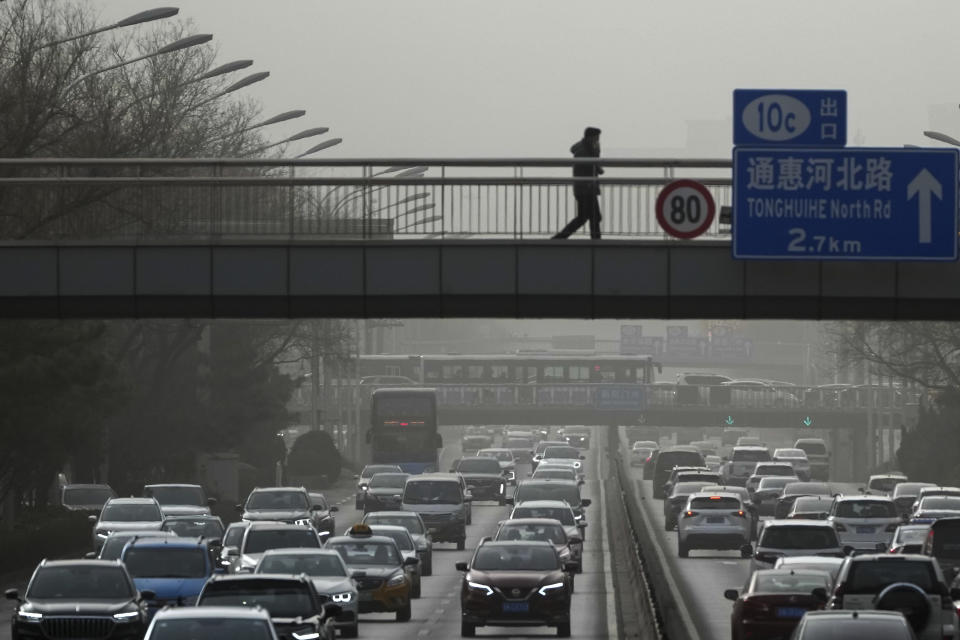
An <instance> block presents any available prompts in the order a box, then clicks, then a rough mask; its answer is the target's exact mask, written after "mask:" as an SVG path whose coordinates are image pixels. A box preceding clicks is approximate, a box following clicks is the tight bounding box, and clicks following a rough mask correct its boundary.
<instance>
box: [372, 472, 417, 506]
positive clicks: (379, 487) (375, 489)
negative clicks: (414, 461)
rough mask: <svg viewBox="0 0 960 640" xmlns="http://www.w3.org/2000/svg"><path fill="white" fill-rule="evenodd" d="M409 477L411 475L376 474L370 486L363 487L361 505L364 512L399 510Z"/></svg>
mask: <svg viewBox="0 0 960 640" xmlns="http://www.w3.org/2000/svg"><path fill="white" fill-rule="evenodd" d="M409 477H410V474H409V473H376V474H374V475H373V477H372V478H370V483H369V484H366V485H362V489H363V497H362V498H361V501H360V504H362V505H363V512H364V513H370V512H371V511H395V510H399V509H400V497H401V496H402V495H403V487H404V485H406V484H407V478H409Z"/></svg>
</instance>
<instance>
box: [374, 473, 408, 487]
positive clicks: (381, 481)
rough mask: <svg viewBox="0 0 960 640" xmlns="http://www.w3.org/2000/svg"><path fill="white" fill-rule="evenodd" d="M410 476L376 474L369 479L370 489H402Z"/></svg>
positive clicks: (403, 474)
mask: <svg viewBox="0 0 960 640" xmlns="http://www.w3.org/2000/svg"><path fill="white" fill-rule="evenodd" d="M409 477H410V475H409V474H406V473H378V474H375V475H374V476H373V477H372V478H370V488H371V489H402V488H403V485H405V484H406V483H407V478H409Z"/></svg>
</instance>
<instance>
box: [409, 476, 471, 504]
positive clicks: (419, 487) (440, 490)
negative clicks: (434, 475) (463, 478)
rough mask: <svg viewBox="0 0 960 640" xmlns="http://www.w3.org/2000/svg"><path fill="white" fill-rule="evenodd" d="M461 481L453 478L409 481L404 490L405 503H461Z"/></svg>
mask: <svg viewBox="0 0 960 640" xmlns="http://www.w3.org/2000/svg"><path fill="white" fill-rule="evenodd" d="M461 501H462V500H461V495H460V483H458V482H456V481H453V480H418V481H417V482H408V483H407V487H406V489H404V491H403V502H404V503H405V504H460V503H461Z"/></svg>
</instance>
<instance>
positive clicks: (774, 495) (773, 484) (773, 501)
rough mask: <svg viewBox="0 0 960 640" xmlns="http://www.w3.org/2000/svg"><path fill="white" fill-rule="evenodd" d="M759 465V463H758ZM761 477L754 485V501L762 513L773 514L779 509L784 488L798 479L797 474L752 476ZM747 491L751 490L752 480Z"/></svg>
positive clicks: (748, 482)
mask: <svg viewBox="0 0 960 640" xmlns="http://www.w3.org/2000/svg"><path fill="white" fill-rule="evenodd" d="M758 466H759V465H758ZM755 477H756V478H759V480H758V482H757V484H756V485H755V486H754V490H753V493H752V494H751V497H752V498H753V503H754V504H755V505H757V509H758V510H759V512H760V515H763V516H772V515H773V513H774V511H776V509H777V500H779V499H780V495H781V494H782V493H783V488H784V487H786V486H787V485H788V484H790V483H791V482H796V481H797V476H773V475H771V476H751V479H753V478H755ZM746 488H747V491H748V492H749V491H750V481H749V480H748V481H747V487H746Z"/></svg>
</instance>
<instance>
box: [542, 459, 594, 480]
mask: <svg viewBox="0 0 960 640" xmlns="http://www.w3.org/2000/svg"><path fill="white" fill-rule="evenodd" d="M557 468H559V469H568V470H570V471H573V473H574V474H576V477H577V481H581V480H583V479H584V477H586V474H585V473H584V469H583V465H582V464H581V463H580V461H579V460H571V459H568V458H549V459H547V460H544V461H542V462H541V463H540V464H538V465H537V471H540V470H541V469H544V470H546V469H557ZM534 473H536V471H534ZM531 477H532V476H531Z"/></svg>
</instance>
